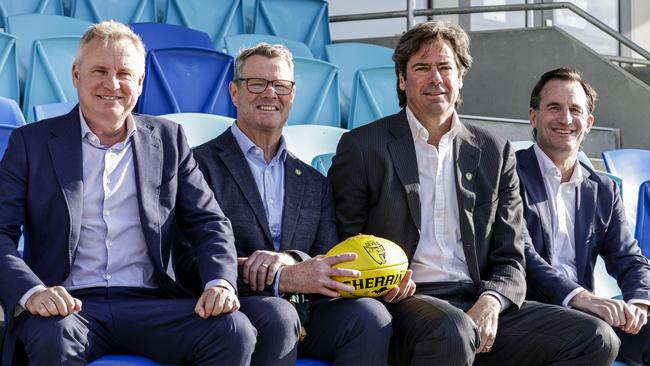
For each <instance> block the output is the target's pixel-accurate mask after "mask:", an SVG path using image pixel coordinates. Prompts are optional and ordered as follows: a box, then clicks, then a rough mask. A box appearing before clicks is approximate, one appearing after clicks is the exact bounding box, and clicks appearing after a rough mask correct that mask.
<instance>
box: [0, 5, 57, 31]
mask: <svg viewBox="0 0 650 366" xmlns="http://www.w3.org/2000/svg"><path fill="white" fill-rule="evenodd" d="M19 14H51V15H63V2H62V1H61V0H20V1H16V0H0V27H5V26H6V23H5V20H6V18H7V17H8V16H10V15H19Z"/></svg>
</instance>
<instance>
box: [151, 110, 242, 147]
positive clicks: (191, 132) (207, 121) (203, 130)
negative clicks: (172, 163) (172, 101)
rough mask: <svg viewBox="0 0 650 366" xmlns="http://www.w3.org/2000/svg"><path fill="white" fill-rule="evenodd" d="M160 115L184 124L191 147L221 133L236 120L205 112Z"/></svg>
mask: <svg viewBox="0 0 650 366" xmlns="http://www.w3.org/2000/svg"><path fill="white" fill-rule="evenodd" d="M159 117H162V118H166V119H168V120H170V121H174V122H176V123H178V124H179V125H181V126H183V131H184V132H185V137H186V138H187V144H188V145H189V146H190V147H195V146H199V145H201V144H203V143H206V142H208V141H210V140H212V139H213V138H215V137H217V136H219V135H221V134H222V133H223V132H224V131H225V130H227V129H228V128H229V127H230V126H232V123H233V122H234V121H235V119H234V118H230V117H226V116H218V115H215V114H204V113H172V114H163V115H161V116H159Z"/></svg>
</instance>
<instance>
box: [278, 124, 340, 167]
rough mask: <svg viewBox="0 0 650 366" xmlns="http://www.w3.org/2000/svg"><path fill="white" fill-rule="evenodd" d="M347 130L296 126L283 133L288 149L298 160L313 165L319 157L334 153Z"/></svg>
mask: <svg viewBox="0 0 650 366" xmlns="http://www.w3.org/2000/svg"><path fill="white" fill-rule="evenodd" d="M345 132H347V130H345V129H343V128H338V127H331V126H319V125H294V126H286V127H285V128H284V130H283V131H282V135H283V136H284V138H285V140H286V143H287V149H288V150H289V151H291V152H292V153H293V154H294V155H296V157H298V159H300V160H302V161H304V162H305V163H307V164H311V163H312V161H313V160H314V158H315V157H316V156H317V155H322V154H327V153H334V152H336V146H337V145H338V143H339V140H340V139H341V136H342V135H343V134H344V133H345Z"/></svg>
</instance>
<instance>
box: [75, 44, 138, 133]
mask: <svg viewBox="0 0 650 366" xmlns="http://www.w3.org/2000/svg"><path fill="white" fill-rule="evenodd" d="M83 47H84V49H83V53H82V57H80V58H79V62H78V64H75V65H73V67H72V82H73V84H74V86H75V88H77V93H78V94H79V105H80V106H81V110H82V112H83V114H84V117H85V118H86V120H87V121H88V122H89V123H91V124H95V125H102V124H116V123H122V122H123V121H124V120H125V119H126V116H127V115H128V114H129V113H131V111H132V110H133V108H134V107H135V104H136V102H137V101H138V97H139V96H140V93H141V92H142V81H143V80H144V55H142V54H141V53H140V52H138V50H137V49H136V47H135V46H134V45H133V43H132V42H131V41H129V40H128V39H121V40H117V41H111V42H109V43H108V44H107V45H104V43H103V42H102V41H100V40H98V39H95V40H92V41H91V42H90V43H88V44H86V45H84V46H83Z"/></svg>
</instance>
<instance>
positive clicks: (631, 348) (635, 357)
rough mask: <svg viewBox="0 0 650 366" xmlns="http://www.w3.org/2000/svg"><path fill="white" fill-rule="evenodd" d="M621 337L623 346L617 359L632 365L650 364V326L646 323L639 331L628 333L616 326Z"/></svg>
mask: <svg viewBox="0 0 650 366" xmlns="http://www.w3.org/2000/svg"><path fill="white" fill-rule="evenodd" d="M614 331H615V332H616V335H618V338H620V339H621V348H620V349H619V351H618V357H616V359H617V360H619V361H623V362H625V363H629V364H632V365H644V366H650V326H649V325H647V324H646V325H645V326H644V327H643V328H641V330H640V331H639V333H637V334H628V333H625V332H623V331H622V330H621V329H620V328H614Z"/></svg>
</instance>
